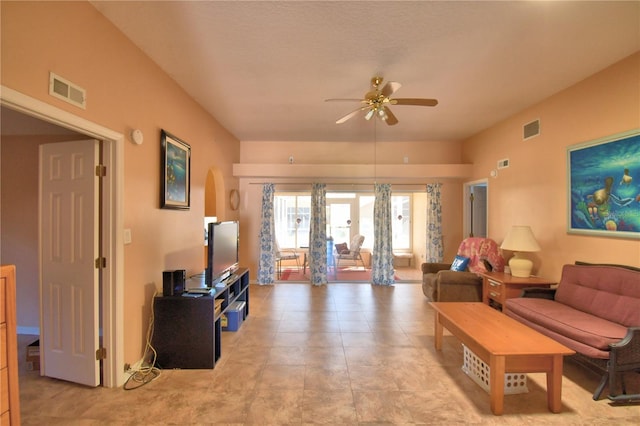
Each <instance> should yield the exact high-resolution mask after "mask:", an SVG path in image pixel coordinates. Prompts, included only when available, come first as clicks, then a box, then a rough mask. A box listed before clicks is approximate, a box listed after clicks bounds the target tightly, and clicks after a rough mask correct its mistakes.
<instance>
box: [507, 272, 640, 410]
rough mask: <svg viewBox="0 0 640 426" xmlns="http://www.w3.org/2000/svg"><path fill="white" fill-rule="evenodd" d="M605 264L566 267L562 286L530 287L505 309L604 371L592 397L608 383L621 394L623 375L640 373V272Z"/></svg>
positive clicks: (626, 397) (612, 393)
mask: <svg viewBox="0 0 640 426" xmlns="http://www.w3.org/2000/svg"><path fill="white" fill-rule="evenodd" d="M634 269H635V268H624V267H617V266H605V265H565V266H564V267H563V270H562V277H561V279H560V283H559V284H558V287H557V289H529V290H525V292H524V294H523V296H524V297H521V298H515V299H508V300H507V301H506V303H505V309H504V312H505V313H506V314H507V315H508V316H510V317H512V318H514V319H516V320H518V321H520V322H522V323H524V324H526V325H528V326H529V327H531V328H533V329H535V330H538V331H539V332H540V333H542V334H545V335H547V336H549V337H551V338H553V339H554V340H556V341H558V342H560V343H562V344H563V345H565V346H567V347H569V348H571V349H573V350H574V351H576V356H577V359H578V360H579V361H583V362H586V363H587V364H588V365H589V366H592V367H595V368H597V369H598V370H599V371H601V372H602V373H603V377H602V381H601V382H600V384H599V386H598V387H597V388H596V391H595V392H594V395H593V399H595V400H597V399H599V398H600V395H601V393H602V390H603V389H604V387H605V385H606V384H607V382H608V383H609V398H610V399H613V400H629V399H635V398H640V395H624V393H626V390H625V389H624V382H623V392H622V394H621V395H616V394H615V393H616V392H617V387H618V386H617V385H618V383H617V380H618V376H619V375H620V373H624V372H628V371H637V372H640V271H639V270H634Z"/></svg>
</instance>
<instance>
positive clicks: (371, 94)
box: [326, 76, 438, 126]
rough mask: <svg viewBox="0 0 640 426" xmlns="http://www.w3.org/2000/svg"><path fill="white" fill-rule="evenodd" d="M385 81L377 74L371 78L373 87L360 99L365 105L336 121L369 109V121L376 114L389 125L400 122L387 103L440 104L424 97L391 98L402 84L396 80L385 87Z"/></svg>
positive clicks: (345, 119) (428, 105) (339, 122)
mask: <svg viewBox="0 0 640 426" xmlns="http://www.w3.org/2000/svg"><path fill="white" fill-rule="evenodd" d="M382 82H383V78H382V77H380V76H375V77H373V78H372V79H371V87H372V89H371V90H369V91H368V92H367V93H365V95H364V98H363V99H361V100H360V102H361V103H362V104H364V106H363V107H361V108H359V109H358V110H355V111H352V112H350V113H349V114H347V115H345V116H344V117H342V118H340V119H338V121H336V123H337V124H342V123H344V122H345V121H347V120H349V119H350V118H352V117H354V116H355V115H357V114H358V112H359V111H365V110H367V112H366V114H365V116H364V118H365V119H366V120H367V121H369V120H371V118H372V117H373V116H374V115H376V116H378V118H380V119H382V120H383V121H384V122H385V123H386V124H387V125H389V126H393V125H395V124H398V119H397V117H396V116H395V115H394V114H393V112H391V110H390V109H388V108H387V105H413V106H427V107H433V106H436V105H438V101H437V100H436V99H422V98H394V99H392V98H391V95H393V93H395V92H396V91H397V90H398V89H400V87H402V85H401V84H400V83H398V82H395V81H389V82H387V83H386V84H385V85H384V86H383V87H380V85H381V84H382ZM326 101H357V99H326Z"/></svg>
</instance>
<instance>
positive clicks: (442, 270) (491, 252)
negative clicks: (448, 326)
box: [422, 237, 504, 302]
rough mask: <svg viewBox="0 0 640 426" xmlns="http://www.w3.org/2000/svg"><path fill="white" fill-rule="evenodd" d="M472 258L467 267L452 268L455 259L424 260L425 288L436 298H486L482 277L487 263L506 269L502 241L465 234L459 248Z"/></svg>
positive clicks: (457, 299)
mask: <svg viewBox="0 0 640 426" xmlns="http://www.w3.org/2000/svg"><path fill="white" fill-rule="evenodd" d="M457 255H458V256H462V257H465V258H468V259H469V263H468V265H467V270H466V271H460V272H459V271H451V270H450V269H451V263H423V264H422V292H423V293H424V295H425V296H426V297H427V299H429V300H430V301H432V302H480V301H482V277H481V276H480V275H479V274H481V273H483V272H486V271H487V266H488V267H489V268H490V269H491V270H493V271H496V272H502V271H503V270H504V258H503V257H502V254H501V253H500V248H499V247H498V244H497V243H496V242H495V241H493V240H492V239H490V238H481V237H469V238H465V239H464V240H463V241H462V243H460V246H459V247H458V251H457Z"/></svg>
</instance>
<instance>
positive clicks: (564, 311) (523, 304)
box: [506, 298, 627, 351]
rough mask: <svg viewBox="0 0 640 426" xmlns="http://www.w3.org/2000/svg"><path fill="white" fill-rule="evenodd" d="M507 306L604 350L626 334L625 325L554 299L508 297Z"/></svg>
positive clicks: (555, 331)
mask: <svg viewBox="0 0 640 426" xmlns="http://www.w3.org/2000/svg"><path fill="white" fill-rule="evenodd" d="M506 308H507V312H508V314H509V315H510V316H516V315H517V316H518V317H520V318H523V319H525V320H527V321H530V322H532V323H535V324H537V325H539V326H541V327H542V328H543V329H546V330H549V331H552V332H554V333H558V334H561V335H563V336H566V337H567V338H569V339H571V340H575V341H577V342H580V343H583V344H585V345H587V346H589V347H593V348H597V349H599V350H603V351H606V350H609V344H611V343H615V342H617V341H619V340H620V339H622V338H623V337H624V336H625V335H626V334H627V328H626V327H625V326H623V325H620V324H617V323H615V322H613V321H609V320H606V319H604V318H599V317H597V316H594V315H592V314H589V313H586V312H583V311H580V310H578V309H574V308H572V307H570V306H567V305H565V304H563V303H559V302H557V301H554V300H548V299H536V298H515V299H508V300H507V301H506ZM513 314H515V315H513ZM572 349H573V348H572Z"/></svg>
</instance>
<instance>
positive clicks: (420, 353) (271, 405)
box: [19, 284, 640, 426]
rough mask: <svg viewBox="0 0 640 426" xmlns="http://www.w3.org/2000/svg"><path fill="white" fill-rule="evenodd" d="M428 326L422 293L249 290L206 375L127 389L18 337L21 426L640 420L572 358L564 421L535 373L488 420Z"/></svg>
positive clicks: (173, 373) (456, 348)
mask: <svg viewBox="0 0 640 426" xmlns="http://www.w3.org/2000/svg"><path fill="white" fill-rule="evenodd" d="M433 318H434V315H433V311H432V310H431V308H430V307H429V305H428V304H427V303H426V300H425V298H424V296H423V294H422V289H421V286H420V285H413V284H409V285H404V284H398V285H395V286H393V287H389V288H381V287H376V286H371V285H369V284H329V285H326V286H322V287H319V288H315V287H311V286H310V285H308V284H284V285H280V284H278V285H273V286H253V285H252V286H251V312H250V316H249V318H248V319H247V321H246V322H245V323H244V324H243V326H242V327H241V328H240V330H239V331H238V332H225V333H223V335H222V357H221V359H220V361H219V362H218V364H217V365H216V368H215V369H214V370H163V371H162V374H161V375H160V377H159V378H157V379H156V380H154V381H152V382H150V383H148V384H146V385H143V386H142V387H140V388H138V389H136V390H130V391H125V390H123V389H122V388H119V389H106V388H102V387H98V388H87V387H85V386H81V385H76V384H73V383H69V382H65V381H61V380H56V379H51V378H47V377H42V376H40V375H39V374H38V372H33V371H27V370H26V368H25V363H24V357H25V348H26V345H27V344H28V343H31V342H32V341H34V340H35V339H37V338H38V336H26V335H22V336H19V348H20V350H19V361H20V368H19V372H20V395H21V408H22V410H21V414H22V424H23V425H26V426H29V425H38V426H39V425H43V424H46V425H65V426H66V425H109V426H112V425H132V424H136V425H138V424H157V425H163V424H203V425H206V424H228V425H233V424H237V425H242V424H244V425H247V424H261V425H262V424H277V425H281V424H296V425H297V424H316V423H321V424H331V425H352V424H367V425H373V424H434V425H443V424H447V425H449V424H451V425H463V424H464V425H467V424H482V425H494V424H495V425H514V426H538V425H559V424H562V425H565V424H569V425H609V424H639V423H640V406H637V405H636V406H612V405H611V404H610V403H609V401H608V400H607V399H605V398H603V399H601V400H600V401H593V400H592V398H591V395H592V393H593V390H594V389H595V387H596V385H597V384H598V381H599V379H600V377H599V376H597V375H595V374H593V373H591V372H589V371H587V370H585V369H584V368H583V367H580V366H577V365H576V364H574V363H573V362H571V361H569V360H567V361H565V363H564V377H563V388H562V396H563V398H562V404H563V405H562V413H560V414H553V413H550V412H549V411H548V410H547V405H546V377H545V375H544V374H538V373H536V374H529V375H527V377H528V383H529V386H528V387H529V392H528V393H526V394H520V395H507V396H506V397H505V401H504V412H505V413H504V415H503V416H493V415H492V414H491V410H490V408H489V395H488V393H487V392H485V391H484V390H483V389H482V388H480V387H479V386H478V385H477V384H476V383H475V382H473V381H472V380H471V379H470V378H469V377H467V376H466V374H464V372H462V370H461V365H462V347H461V344H460V342H459V341H458V340H457V339H456V338H455V337H453V336H452V335H451V334H450V333H445V337H444V339H443V350H442V351H435V349H434V340H433ZM343 324H344V326H343ZM363 324H366V328H365V327H364V325H363ZM341 327H342V328H341ZM635 376H639V377H640V375H637V374H636V375H635ZM635 376H633V377H634V378H635ZM636 381H639V380H636ZM636 381H634V380H629V381H628V384H629V386H636V387H638V383H636ZM634 389H635V388H634ZM635 391H636V392H640V389H636V390H635ZM605 392H606V391H605Z"/></svg>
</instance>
